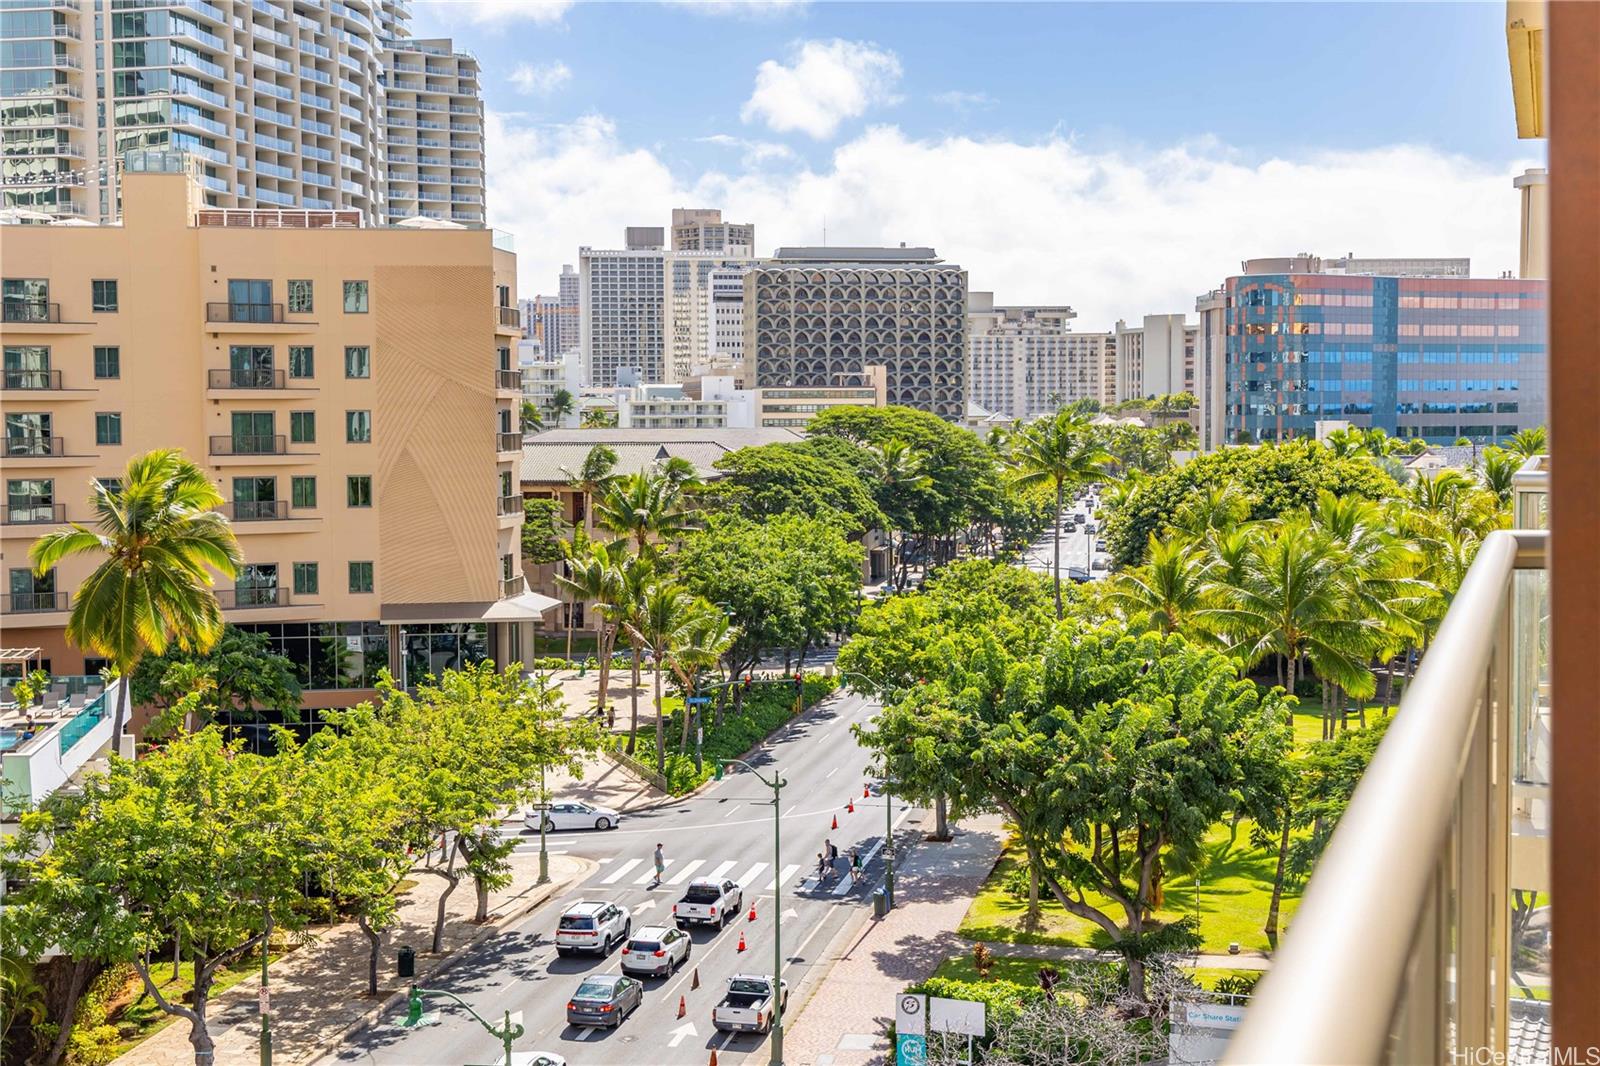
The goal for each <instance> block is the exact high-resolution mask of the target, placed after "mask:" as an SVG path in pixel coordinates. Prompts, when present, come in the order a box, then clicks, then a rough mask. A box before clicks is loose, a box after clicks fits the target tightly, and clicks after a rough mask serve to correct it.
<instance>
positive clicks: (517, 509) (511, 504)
mask: <svg viewBox="0 0 1600 1066" xmlns="http://www.w3.org/2000/svg"><path fill="white" fill-rule="evenodd" d="M500 513H501V514H503V515H512V514H521V513H522V497H521V496H502V497H500Z"/></svg>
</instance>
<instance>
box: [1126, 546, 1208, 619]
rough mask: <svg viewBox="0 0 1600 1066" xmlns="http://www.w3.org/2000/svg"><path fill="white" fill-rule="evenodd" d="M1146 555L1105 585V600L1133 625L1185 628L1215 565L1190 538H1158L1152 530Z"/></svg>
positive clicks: (1199, 604)
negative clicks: (1142, 559) (1142, 561)
mask: <svg viewBox="0 0 1600 1066" xmlns="http://www.w3.org/2000/svg"><path fill="white" fill-rule="evenodd" d="M1145 559H1146V561H1145V563H1144V565H1142V566H1137V567H1134V568H1133V569H1131V570H1127V571H1124V572H1123V573H1121V574H1118V575H1117V576H1116V577H1115V578H1114V579H1113V580H1112V581H1111V582H1110V583H1109V584H1108V585H1107V586H1106V593H1105V602H1106V603H1107V605H1108V606H1110V607H1112V608H1114V609H1115V610H1116V611H1118V612H1119V613H1120V614H1121V615H1122V616H1123V617H1124V618H1126V619H1127V620H1128V623H1129V625H1130V626H1132V627H1133V628H1135V629H1139V630H1147V629H1155V630H1158V631H1160V632H1162V633H1171V632H1173V631H1175V630H1181V629H1184V628H1186V627H1187V626H1188V625H1189V624H1190V623H1191V622H1192V620H1193V617H1194V613H1195V612H1196V611H1197V610H1199V609H1200V608H1201V607H1202V606H1204V604H1205V602H1206V597H1207V595H1208V590H1209V587H1210V586H1209V583H1210V574H1211V570H1212V568H1213V567H1214V566H1215V565H1216V564H1215V563H1214V562H1213V561H1212V560H1211V559H1210V558H1208V557H1207V556H1206V554H1205V552H1203V551H1201V550H1200V549H1199V548H1197V547H1195V546H1194V545H1193V544H1191V543H1190V542H1189V541H1186V540H1184V539H1183V538H1181V537H1169V538H1168V539H1166V540H1159V539H1157V538H1156V535H1155V534H1154V533H1152V534H1150V543H1149V546H1148V547H1147V548H1146V550H1145Z"/></svg>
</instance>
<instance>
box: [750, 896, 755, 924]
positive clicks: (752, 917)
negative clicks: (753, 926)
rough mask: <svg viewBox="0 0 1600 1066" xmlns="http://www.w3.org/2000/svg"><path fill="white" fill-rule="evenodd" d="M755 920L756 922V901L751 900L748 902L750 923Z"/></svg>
mask: <svg viewBox="0 0 1600 1066" xmlns="http://www.w3.org/2000/svg"><path fill="white" fill-rule="evenodd" d="M755 920H756V901H755V900H751V901H750V921H752V922H753V921H755Z"/></svg>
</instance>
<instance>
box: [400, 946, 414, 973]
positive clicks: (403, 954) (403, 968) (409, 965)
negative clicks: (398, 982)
mask: <svg viewBox="0 0 1600 1066" xmlns="http://www.w3.org/2000/svg"><path fill="white" fill-rule="evenodd" d="M400 976H401V977H415V976H417V951H416V949H415V948H413V947H411V946H410V945H409V944H408V945H406V946H405V947H403V948H401V949H400Z"/></svg>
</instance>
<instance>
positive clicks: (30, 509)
mask: <svg viewBox="0 0 1600 1066" xmlns="http://www.w3.org/2000/svg"><path fill="white" fill-rule="evenodd" d="M55 504H56V483H55V480H54V479H53V478H47V477H45V478H11V479H8V480H7V481H6V521H7V522H8V523H11V524H17V525H21V524H25V523H33V522H53V521H54V520H55Z"/></svg>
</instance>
